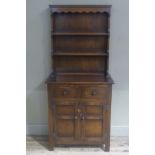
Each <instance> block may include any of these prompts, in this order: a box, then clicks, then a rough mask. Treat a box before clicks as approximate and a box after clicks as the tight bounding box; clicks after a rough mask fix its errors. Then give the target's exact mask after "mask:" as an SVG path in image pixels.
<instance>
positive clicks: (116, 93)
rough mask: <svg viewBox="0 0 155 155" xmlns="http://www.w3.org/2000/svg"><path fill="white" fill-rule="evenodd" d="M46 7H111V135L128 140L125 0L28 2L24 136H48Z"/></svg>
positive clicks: (47, 22)
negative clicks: (50, 5)
mask: <svg viewBox="0 0 155 155" xmlns="http://www.w3.org/2000/svg"><path fill="white" fill-rule="evenodd" d="M49 4H111V5H112V12H111V28H110V31H111V36H110V62H109V63H110V74H111V76H112V77H113V79H114V81H115V84H114V85H113V95H112V122H111V126H112V128H111V132H112V135H117V136H124V135H125V136H128V122H129V120H128V112H129V109H128V104H129V92H128V89H129V85H128V84H129V82H128V81H129V79H128V70H129V69H128V54H129V53H128V52H129V47H128V44H129V41H128V39H129V36H128V34H129V32H128V31H129V28H128V26H129V23H128V21H129V15H128V13H129V10H128V0H95V1H93V0H72V1H69V0H53V1H52V0H27V39H26V40H27V94H26V95H27V121H26V122H27V134H47V92H46V86H45V80H46V78H47V77H48V75H49V74H50V71H51V68H50V64H51V59H50V58H51V57H50V55H51V54H50V52H51V50H50V14H49V9H48V5H49Z"/></svg>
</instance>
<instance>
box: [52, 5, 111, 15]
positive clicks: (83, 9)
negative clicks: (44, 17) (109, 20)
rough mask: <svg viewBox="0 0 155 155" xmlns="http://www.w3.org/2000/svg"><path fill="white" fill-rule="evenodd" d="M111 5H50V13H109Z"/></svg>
mask: <svg viewBox="0 0 155 155" xmlns="http://www.w3.org/2000/svg"><path fill="white" fill-rule="evenodd" d="M110 8H111V6H109V5H107V6H106V5H105V6H98V7H97V6H59V7H58V6H52V5H50V10H51V13H104V12H105V13H110Z"/></svg>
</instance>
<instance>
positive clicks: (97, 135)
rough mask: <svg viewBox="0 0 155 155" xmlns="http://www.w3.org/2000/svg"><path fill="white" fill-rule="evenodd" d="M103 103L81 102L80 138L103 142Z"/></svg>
mask: <svg viewBox="0 0 155 155" xmlns="http://www.w3.org/2000/svg"><path fill="white" fill-rule="evenodd" d="M104 107H105V104H104V103H103V102H102V101H96V102H93V101H86V102H83V103H82V111H83V116H82V118H81V125H82V139H84V140H88V141H98V142H104V134H105V108H104Z"/></svg>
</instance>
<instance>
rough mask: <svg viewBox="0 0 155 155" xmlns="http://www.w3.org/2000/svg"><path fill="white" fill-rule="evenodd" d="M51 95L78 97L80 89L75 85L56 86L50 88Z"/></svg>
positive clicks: (56, 96)
mask: <svg viewBox="0 0 155 155" xmlns="http://www.w3.org/2000/svg"><path fill="white" fill-rule="evenodd" d="M52 96H53V97H55V98H77V97H80V89H79V87H76V86H56V87H53V88H52Z"/></svg>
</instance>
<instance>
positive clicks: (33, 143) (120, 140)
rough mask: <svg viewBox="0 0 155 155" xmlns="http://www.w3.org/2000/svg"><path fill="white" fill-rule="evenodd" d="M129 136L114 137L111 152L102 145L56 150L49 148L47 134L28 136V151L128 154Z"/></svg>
mask: <svg viewBox="0 0 155 155" xmlns="http://www.w3.org/2000/svg"><path fill="white" fill-rule="evenodd" d="M128 146H129V142H128V137H112V138H111V149H110V153H106V152H103V151H102V150H101V149H100V147H97V146H96V147H92V146H88V147H82V146H76V147H69V146H65V147H62V146H61V147H55V149H54V151H49V150H48V141H47V136H27V140H26V150H27V151H26V152H27V155H49V154H50V155H55V154H56V155H59V154H60V155H74V154H75V155H76V154H78V155H79V153H80V154H85V155H86V153H90V154H92V155H93V154H94V155H95V154H96V152H98V154H105V155H106V154H109V155H115V154H117V155H128V152H129V147H128Z"/></svg>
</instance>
